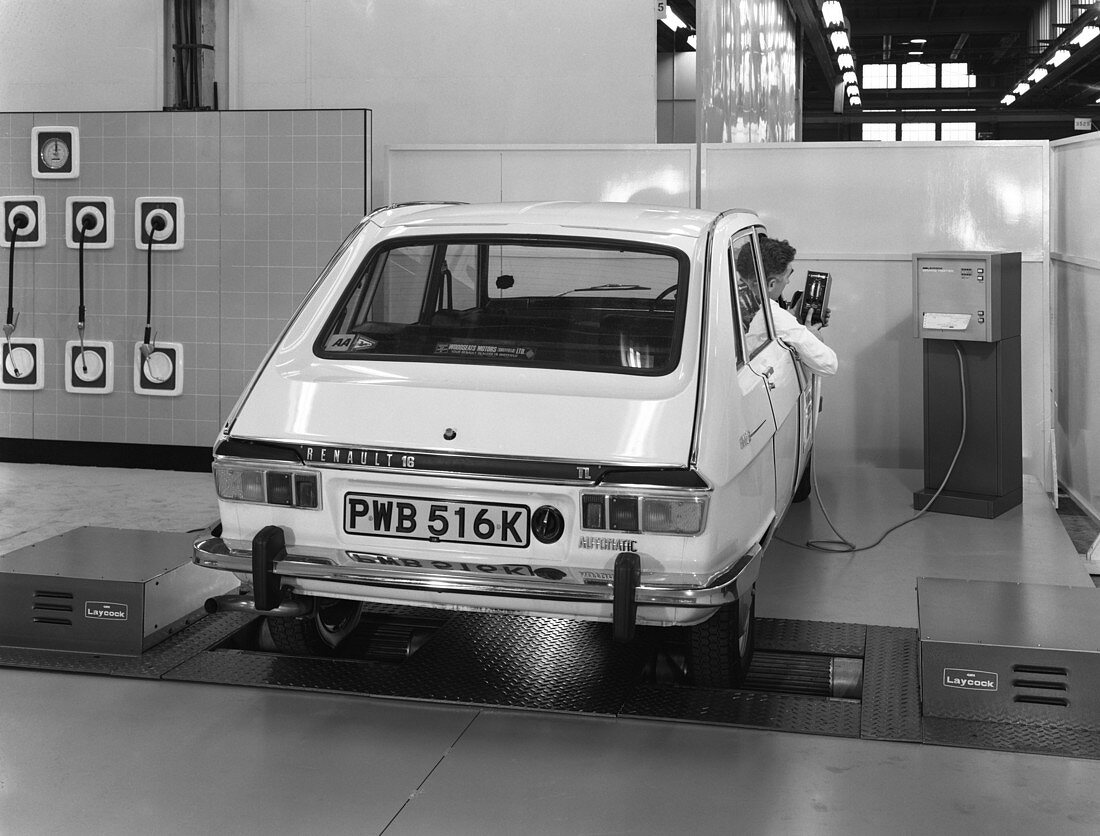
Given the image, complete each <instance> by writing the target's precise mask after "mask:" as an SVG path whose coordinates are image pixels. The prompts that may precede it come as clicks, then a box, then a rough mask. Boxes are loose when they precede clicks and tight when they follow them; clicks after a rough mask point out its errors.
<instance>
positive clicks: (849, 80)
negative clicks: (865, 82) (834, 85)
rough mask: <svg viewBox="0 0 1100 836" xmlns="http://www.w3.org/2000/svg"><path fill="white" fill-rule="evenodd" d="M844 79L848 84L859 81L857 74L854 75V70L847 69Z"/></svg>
mask: <svg viewBox="0 0 1100 836" xmlns="http://www.w3.org/2000/svg"><path fill="white" fill-rule="evenodd" d="M844 80H845V81H846V82H847V83H848V84H858V83H859V76H857V75H856V71H855V70H848V71H846V72H845V73H844Z"/></svg>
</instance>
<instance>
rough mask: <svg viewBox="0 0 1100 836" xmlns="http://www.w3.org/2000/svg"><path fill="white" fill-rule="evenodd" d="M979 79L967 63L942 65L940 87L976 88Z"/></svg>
mask: <svg viewBox="0 0 1100 836" xmlns="http://www.w3.org/2000/svg"><path fill="white" fill-rule="evenodd" d="M976 84H977V79H976V77H975V76H974V74H973V73H971V72H970V67H969V66H968V65H967V63H966V62H965V61H963V62H959V63H953V64H940V87H974V86H976Z"/></svg>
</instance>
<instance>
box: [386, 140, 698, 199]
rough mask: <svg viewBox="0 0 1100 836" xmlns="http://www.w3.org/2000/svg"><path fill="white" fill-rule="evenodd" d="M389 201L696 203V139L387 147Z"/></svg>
mask: <svg viewBox="0 0 1100 836" xmlns="http://www.w3.org/2000/svg"><path fill="white" fill-rule="evenodd" d="M387 157H388V163H389V181H388V183H387V192H388V194H389V196H390V197H389V199H390V202H392V203H402V202H405V201H410V200H461V201H464V202H467V203H478V202H485V201H488V202H493V203H495V202H500V201H514V200H521V201H527V200H608V201H614V202H627V203H654V204H658V205H661V206H685V207H692V206H695V178H696V150H695V146H694V145H614V146H606V145H499V146H491V145H469V146H461V145H460V146H397V147H393V148H390V149H389V153H388V154H387Z"/></svg>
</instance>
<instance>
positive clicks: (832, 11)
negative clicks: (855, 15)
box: [821, 0, 844, 27]
mask: <svg viewBox="0 0 1100 836" xmlns="http://www.w3.org/2000/svg"><path fill="white" fill-rule="evenodd" d="M821 18H822V20H824V21H825V25H826V26H828V27H833V26H836V27H842V26H844V9H842V8H841V7H840V0H825V2H824V3H822V4H821Z"/></svg>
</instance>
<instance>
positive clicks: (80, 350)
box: [65, 340, 115, 395]
mask: <svg viewBox="0 0 1100 836" xmlns="http://www.w3.org/2000/svg"><path fill="white" fill-rule="evenodd" d="M114 388H115V347H114V343H110V342H105V341H103V340H84V344H83V346H81V343H80V341H79V340H69V341H68V342H67V343H65V391H66V392H71V393H73V394H75V395H109V394H110V393H111V392H113V391H114Z"/></svg>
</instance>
